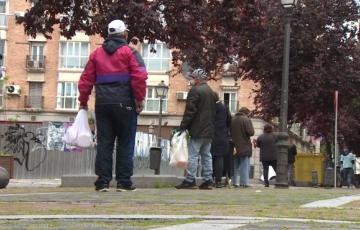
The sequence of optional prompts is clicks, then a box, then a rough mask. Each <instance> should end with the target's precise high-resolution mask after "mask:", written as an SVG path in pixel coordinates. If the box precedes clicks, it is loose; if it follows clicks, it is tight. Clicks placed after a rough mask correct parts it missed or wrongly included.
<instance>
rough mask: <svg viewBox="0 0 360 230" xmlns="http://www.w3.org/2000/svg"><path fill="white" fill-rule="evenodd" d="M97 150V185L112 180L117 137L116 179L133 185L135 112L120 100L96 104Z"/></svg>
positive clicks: (125, 184) (127, 184)
mask: <svg viewBox="0 0 360 230" xmlns="http://www.w3.org/2000/svg"><path fill="white" fill-rule="evenodd" d="M95 116H96V126H97V149H96V150H97V153H96V159H95V174H96V175H98V179H97V181H96V182H95V185H99V184H109V183H110V181H111V179H112V171H113V153H114V144H115V140H116V165H115V174H116V180H117V183H119V184H122V185H124V186H131V185H132V181H131V176H132V175H133V156H134V147H135V135H136V127H137V114H136V112H135V111H134V110H133V109H131V108H127V107H125V106H122V105H120V104H110V105H96V106H95Z"/></svg>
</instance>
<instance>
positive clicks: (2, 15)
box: [0, 0, 7, 27]
mask: <svg viewBox="0 0 360 230" xmlns="http://www.w3.org/2000/svg"><path fill="white" fill-rule="evenodd" d="M6 24H7V16H6V0H0V27H6Z"/></svg>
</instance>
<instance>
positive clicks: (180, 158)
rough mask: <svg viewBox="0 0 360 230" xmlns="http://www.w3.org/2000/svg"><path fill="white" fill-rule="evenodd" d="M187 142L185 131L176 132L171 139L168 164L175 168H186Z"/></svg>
mask: <svg viewBox="0 0 360 230" xmlns="http://www.w3.org/2000/svg"><path fill="white" fill-rule="evenodd" d="M188 157H189V152H188V142H187V133H186V132H182V133H181V134H180V133H179V132H176V133H175V134H174V136H173V137H172V139H171V148H170V163H169V164H170V166H174V167H177V168H183V169H186V168H187V164H188Z"/></svg>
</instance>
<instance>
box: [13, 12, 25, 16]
mask: <svg viewBox="0 0 360 230" xmlns="http://www.w3.org/2000/svg"><path fill="white" fill-rule="evenodd" d="M14 15H15V17H24V16H25V12H24V11H15V12H14Z"/></svg>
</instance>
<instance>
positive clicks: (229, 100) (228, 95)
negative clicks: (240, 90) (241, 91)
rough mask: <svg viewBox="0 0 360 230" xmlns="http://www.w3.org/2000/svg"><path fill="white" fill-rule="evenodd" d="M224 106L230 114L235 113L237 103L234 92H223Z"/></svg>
mask: <svg viewBox="0 0 360 230" xmlns="http://www.w3.org/2000/svg"><path fill="white" fill-rule="evenodd" d="M223 96H224V104H225V105H226V106H227V107H228V108H229V110H230V112H231V113H236V112H237V109H238V108H237V107H238V103H237V100H236V92H224V95H223Z"/></svg>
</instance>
